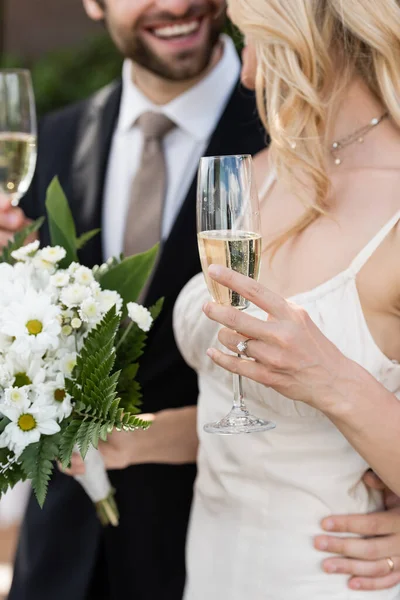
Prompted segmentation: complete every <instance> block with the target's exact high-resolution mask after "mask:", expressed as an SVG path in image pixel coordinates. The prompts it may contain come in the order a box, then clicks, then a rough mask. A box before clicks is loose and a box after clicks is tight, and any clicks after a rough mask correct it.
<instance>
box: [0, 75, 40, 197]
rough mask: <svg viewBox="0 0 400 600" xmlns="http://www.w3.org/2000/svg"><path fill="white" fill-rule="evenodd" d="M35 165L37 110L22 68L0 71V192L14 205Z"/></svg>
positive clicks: (26, 184)
mask: <svg viewBox="0 0 400 600" xmlns="http://www.w3.org/2000/svg"><path fill="white" fill-rule="evenodd" d="M35 166H36V112H35V99H34V94H33V88H32V81H31V76H30V73H29V71H26V70H24V69H15V70H11V69H5V70H0V194H2V195H5V196H7V197H8V198H10V200H11V204H12V205H13V206H17V205H18V204H19V201H20V199H21V198H22V196H23V195H24V194H25V193H26V192H27V191H28V188H29V186H30V183H31V181H32V177H33V174H34V171H35Z"/></svg>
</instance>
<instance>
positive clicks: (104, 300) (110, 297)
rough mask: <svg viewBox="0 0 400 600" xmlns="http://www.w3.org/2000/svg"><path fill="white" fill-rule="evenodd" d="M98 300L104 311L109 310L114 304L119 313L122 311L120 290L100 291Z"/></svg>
mask: <svg viewBox="0 0 400 600" xmlns="http://www.w3.org/2000/svg"><path fill="white" fill-rule="evenodd" d="M97 300H98V302H99V305H100V310H101V312H102V313H106V312H108V311H109V310H110V308H112V307H113V306H115V307H116V310H117V313H119V312H121V309H122V298H121V296H120V295H119V294H118V292H115V291H113V290H104V291H103V292H100V294H99V296H98V298H97Z"/></svg>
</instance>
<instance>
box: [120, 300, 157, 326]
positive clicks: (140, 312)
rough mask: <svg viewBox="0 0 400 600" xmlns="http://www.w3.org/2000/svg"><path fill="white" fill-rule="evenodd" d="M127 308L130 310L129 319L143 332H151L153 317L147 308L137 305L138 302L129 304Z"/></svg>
mask: <svg viewBox="0 0 400 600" xmlns="http://www.w3.org/2000/svg"><path fill="white" fill-rule="evenodd" d="M126 308H127V309H128V316H129V318H130V319H132V321H133V322H134V323H136V324H137V326H138V327H139V328H140V329H141V330H142V331H150V327H151V325H152V323H153V317H152V316H151V314H150V311H149V310H147V308H145V307H144V306H141V305H140V304H136V302H128V304H127V305H126Z"/></svg>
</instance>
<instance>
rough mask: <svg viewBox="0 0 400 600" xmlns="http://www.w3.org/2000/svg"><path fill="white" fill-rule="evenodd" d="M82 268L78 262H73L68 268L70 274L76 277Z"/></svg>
mask: <svg viewBox="0 0 400 600" xmlns="http://www.w3.org/2000/svg"><path fill="white" fill-rule="evenodd" d="M80 268H81V265H80V264H79V263H77V262H72V263H71V264H70V265H69V267H68V273H69V274H70V275H75V273H76V271H77V270H78V269H80Z"/></svg>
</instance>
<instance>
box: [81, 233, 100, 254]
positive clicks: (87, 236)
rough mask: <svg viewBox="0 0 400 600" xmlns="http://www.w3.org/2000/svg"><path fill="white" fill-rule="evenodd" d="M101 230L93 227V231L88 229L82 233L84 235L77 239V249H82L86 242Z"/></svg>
mask: <svg viewBox="0 0 400 600" xmlns="http://www.w3.org/2000/svg"><path fill="white" fill-rule="evenodd" d="M100 231H101V229H92V231H86V233H82V235H81V236H79V237H78V238H77V239H76V240H75V246H76V249H77V250H81V249H82V248H83V247H84V246H85V244H87V243H88V242H90V240H91V239H92V238H94V237H95V236H96V235H97V234H98V233H100Z"/></svg>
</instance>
